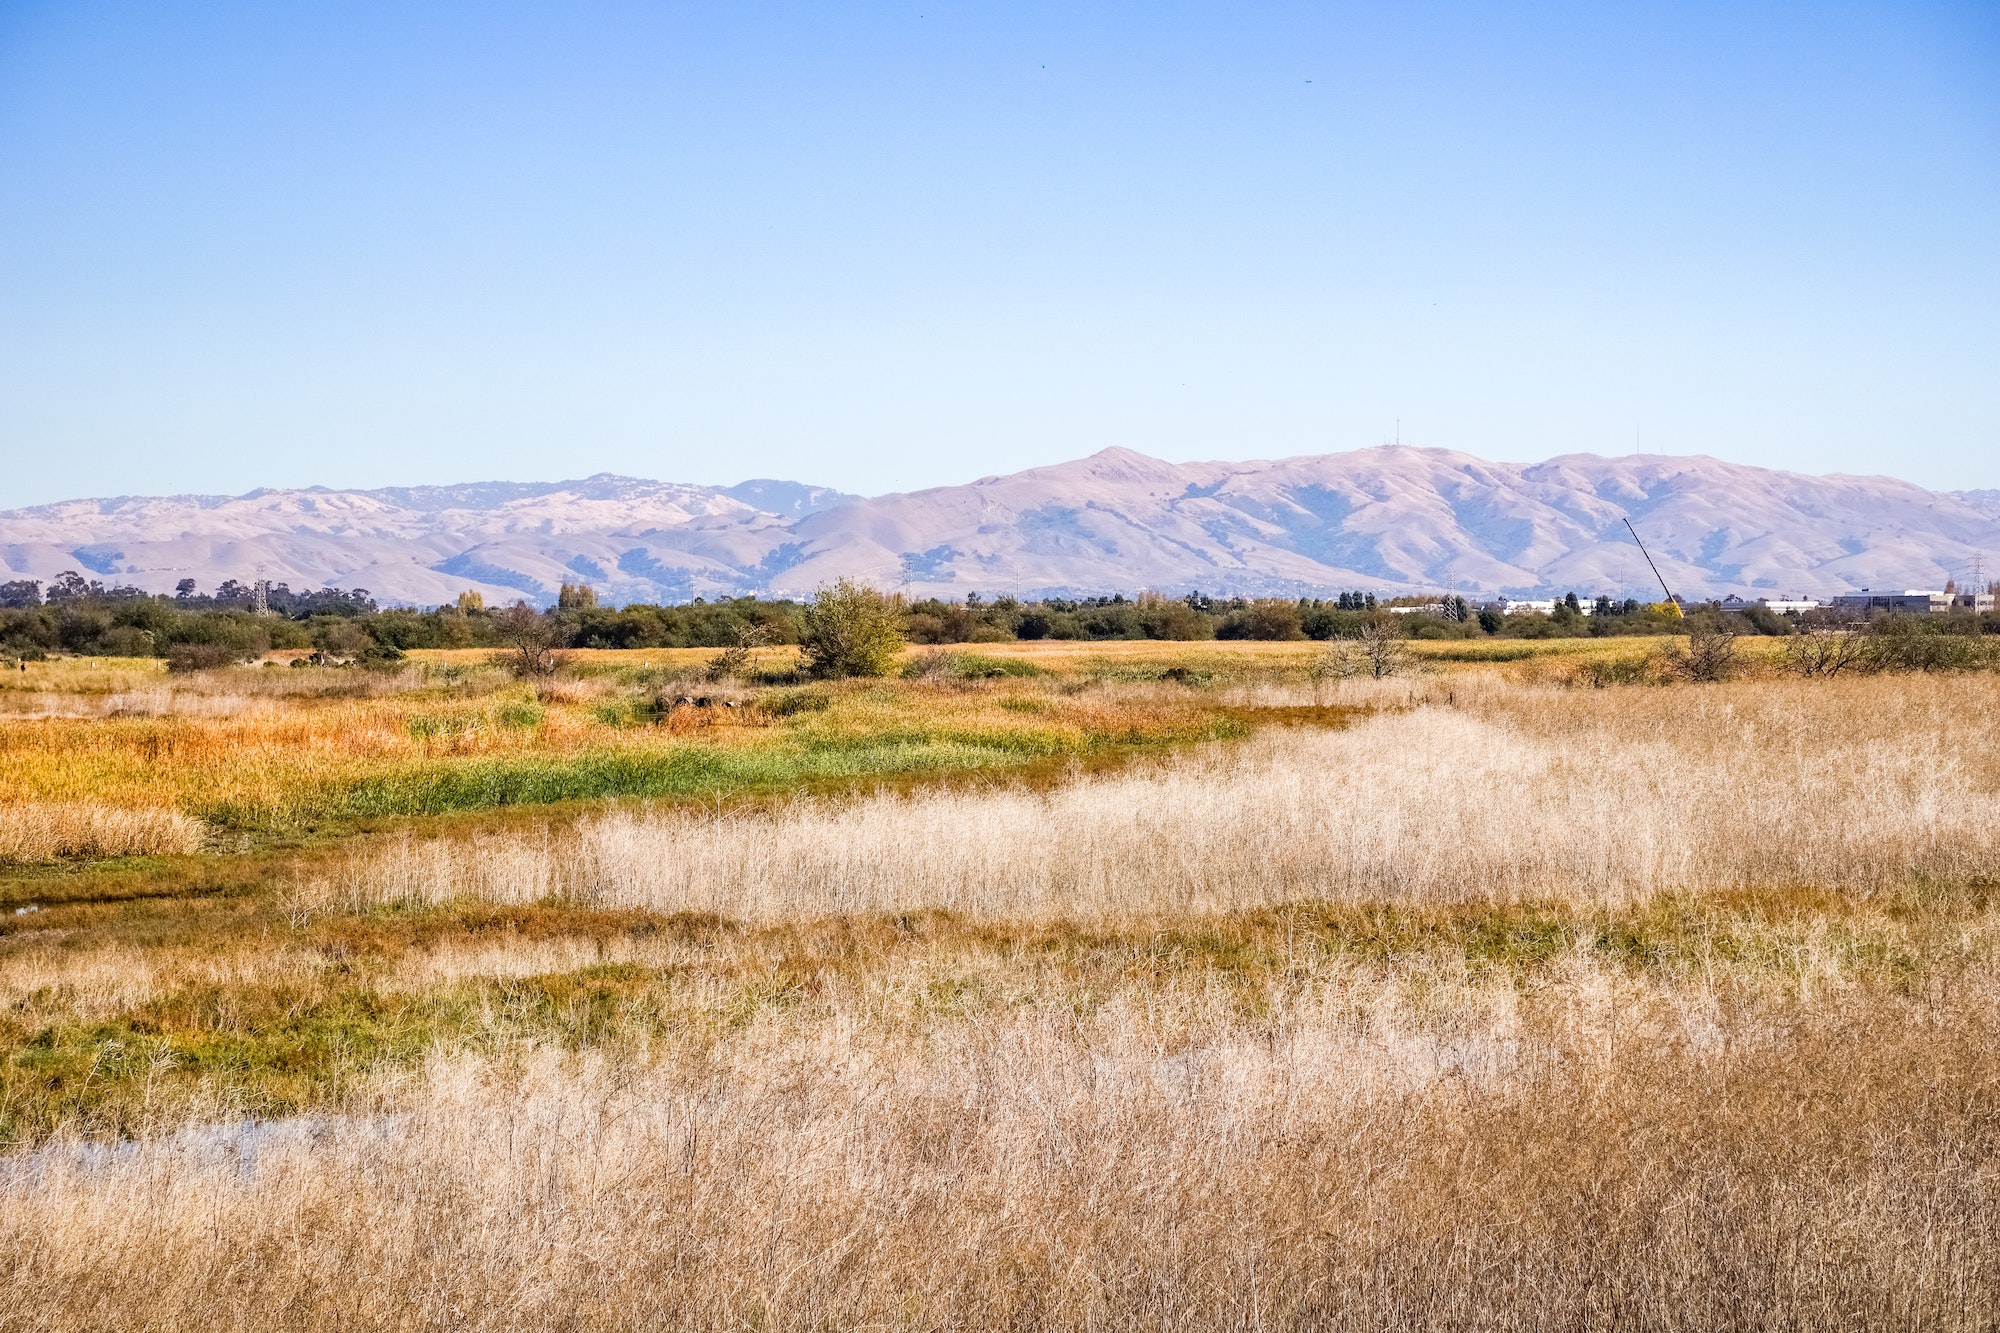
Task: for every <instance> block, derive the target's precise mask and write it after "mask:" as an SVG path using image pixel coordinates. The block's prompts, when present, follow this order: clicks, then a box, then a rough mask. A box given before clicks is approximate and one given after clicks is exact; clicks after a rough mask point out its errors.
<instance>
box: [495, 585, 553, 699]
mask: <svg viewBox="0 0 2000 1333" xmlns="http://www.w3.org/2000/svg"><path fill="white" fill-rule="evenodd" d="M493 626H494V628H495V629H496V630H498V631H499V633H500V641H501V642H502V643H505V644H506V645H508V646H509V647H510V648H512V649H513V650H514V652H513V655H512V658H511V660H510V662H509V665H510V666H512V667H513V669H514V674H515V675H517V676H519V677H520V678H521V679H523V680H526V681H532V682H533V683H534V686H535V689H536V692H537V693H540V692H541V691H543V690H546V689H547V688H548V684H549V682H550V681H551V680H552V679H554V677H555V674H556V671H557V670H558V669H559V668H560V667H561V666H562V664H563V655H562V653H561V652H560V651H559V650H560V649H561V647H562V641H563V638H564V634H563V624H562V621H561V620H560V619H558V618H557V617H556V616H553V615H548V614H544V613H543V612H540V611H537V610H535V608H534V607H532V606H529V605H528V604H527V603H526V602H516V603H514V604H513V605H512V606H510V607H508V608H507V609H506V610H504V611H502V612H500V613H499V614H498V615H496V616H494V617H493Z"/></svg>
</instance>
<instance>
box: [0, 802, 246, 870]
mask: <svg viewBox="0 0 2000 1333" xmlns="http://www.w3.org/2000/svg"><path fill="white" fill-rule="evenodd" d="M206 835H207V829H206V827H205V826H204V825H203V824H202V822H201V821H200V820H198V819H194V818H192V817H190V816H188V815H184V814H182V813H181V812H180V811H178V810H165V809H143V808H141V809H133V808H130V807H123V806H111V805H103V804H100V803H97V802H90V801H63V802H34V801H29V802H20V803H14V804H4V805H0V861H52V860H55V859H57V858H59V857H77V856H162V855H171V854H173V853H185V852H197V851H200V850H201V845H202V840H203V838H204V837H205V836H206Z"/></svg>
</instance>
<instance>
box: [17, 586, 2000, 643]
mask: <svg viewBox="0 0 2000 1333" xmlns="http://www.w3.org/2000/svg"><path fill="white" fill-rule="evenodd" d="M594 600H595V599H594V598H593V597H591V596H590V595H589V593H588V590H587V589H565V594H564V597H563V599H562V604H561V606H560V607H559V608H558V609H557V610H554V611H551V612H547V613H541V618H542V619H543V620H545V621H547V622H548V637H549V639H550V646H552V647H561V648H738V647H741V646H743V645H745V644H753V643H778V644H782V643H800V642H802V641H805V640H808V639H810V637H811V634H812V628H811V623H810V616H809V612H808V608H807V606H806V605H804V604H801V603H798V602H792V601H766V600H760V599H757V598H751V597H739V598H734V599H730V600H724V601H716V602H706V601H701V600H696V601H694V602H691V603H688V604H686V605H682V606H626V607H619V608H613V607H601V606H597V605H595V604H594ZM266 602H267V609H266V610H264V611H263V612H261V613H260V612H258V611H256V610H253V609H252V607H253V604H254V595H253V591H252V590H251V589H249V588H246V587H244V586H242V585H240V584H237V583H234V582H232V583H227V584H224V585H223V587H222V588H220V589H218V590H217V592H216V593H215V595H213V596H206V597H204V596H197V595H195V594H194V591H193V588H192V585H191V584H183V586H182V589H181V591H180V593H179V594H177V595H175V596H154V595H150V594H147V593H143V592H139V591H138V590H136V589H130V588H110V589H107V588H105V587H104V586H103V585H102V584H99V583H95V582H87V581H85V580H83V579H81V578H80V577H78V576H76V575H73V574H67V575H64V576H63V577H62V578H61V579H58V580H56V582H55V583H53V584H52V585H50V587H49V589H48V590H47V594H46V595H44V594H43V592H42V590H41V589H40V588H39V587H38V586H37V585H35V584H33V583H31V582H25V581H23V582H16V583H7V584H0V653H4V654H6V655H8V656H11V657H37V656H42V655H46V654H48V653H52V652H66V653H77V654H98V655H104V656H160V657H167V658H169V659H170V660H176V661H179V662H182V663H185V664H188V665H211V664H213V663H214V662H215V661H223V660H232V659H240V658H248V657H252V656H255V655H257V654H259V653H263V652H267V651H271V650H274V649H276V650H284V649H292V650H302V651H306V652H311V653H314V654H315V655H317V656H318V657H319V658H320V659H321V660H335V661H355V660H367V659H371V658H373V659H378V660H379V659H381V658H385V657H388V658H393V657H394V656H396V655H397V654H399V653H400V652H401V651H403V650H406V649H411V648H482V647H504V646H508V645H510V644H512V643H513V642H514V641H515V639H516V638H517V637H518V634H517V633H515V632H511V631H510V629H509V621H508V617H509V616H510V615H512V616H518V615H519V614H520V612H519V611H517V610H515V609H511V608H510V609H507V610H501V611H490V610H488V609H487V608H485V607H484V606H482V605H481V604H480V603H479V600H478V599H477V598H476V597H470V596H468V597H467V598H465V599H463V600H462V604H461V605H458V606H447V607H439V608H435V609H433V610H428V611H417V610H408V609H389V610H383V609H379V608H377V607H376V605H375V603H374V602H373V601H372V600H370V599H369V598H368V595H367V593H366V592H364V591H356V592H341V591H339V590H336V589H326V590H321V591H318V592H313V593H307V594H294V593H292V592H290V591H289V590H288V589H286V588H284V587H283V586H282V585H281V586H279V587H277V588H273V589H270V590H269V592H268V594H267V597H266ZM889 605H890V607H891V609H892V610H893V612H894V614H895V616H896V619H897V625H898V627H899V628H900V631H901V633H902V635H903V637H904V638H906V639H907V640H908V641H909V642H911V643H916V644H952V643H975V644H976V643H1001V642H1010V641H1014V640H1019V639H1069V640H1104V639H1168V640H1188V639H1265V640H1286V639H1293V640H1297V639H1354V638H1358V637H1360V636H1361V634H1362V631H1363V630H1364V629H1365V628H1367V627H1369V626H1375V627H1377V629H1378V631H1380V632H1386V633H1389V634H1392V635H1395V636H1397V637H1403V638H1412V639H1480V638H1496V637H1497V638H1515V639H1547V638H1564V637H1586V636H1588V637H1601V636H1606V635H1621V634H1658V633H1662V632H1684V631H1686V630H1687V629H1690V628H1704V629H1721V630H1725V631H1728V632H1732V633H1738V634H1767V635H1787V634H1793V633H1797V632H1798V631H1800V630H1802V629H1811V628H1813V627H1814V626H1813V623H1812V620H1811V618H1810V617H1808V618H1806V619H1804V620H1801V619H1800V618H1799V617H1796V616H1778V615H1774V614H1772V613H1771V612H1769V611H1767V610H1765V609H1764V608H1761V607H1755V608H1751V609H1750V610H1749V611H1747V612H1744V613H1736V612H1724V611H1722V610H1721V608H1720V607H1718V606H1714V605H1710V606H1707V607H1695V608H1691V610H1690V614H1689V616H1688V617H1687V619H1686V620H1673V619H1666V618H1662V617H1661V616H1660V615H1659V614H1658V613H1657V612H1656V611H1652V610H1649V609H1647V608H1645V607H1642V606H1641V605H1640V604H1639V603H1637V602H1632V601H1627V602H1623V603H1614V602H1612V601H1611V600H1610V599H1608V598H1601V599H1599V600H1598V601H1597V603H1596V604H1595V605H1594V606H1593V607H1592V608H1591V611H1592V613H1591V614H1585V611H1584V606H1583V604H1582V603H1581V602H1579V601H1578V600H1577V598H1576V597H1575V595H1574V594H1572V595H1571V596H1570V597H1569V598H1567V599H1565V601H1564V602H1562V603H1559V604H1558V605H1557V607H1556V610H1555V613H1554V614H1553V615H1542V614H1527V615H1512V616H1503V615H1500V614H1499V613H1498V612H1497V611H1495V610H1492V609H1479V608H1474V607H1472V606H1470V605H1468V604H1467V603H1466V601H1465V600H1464V599H1463V598H1459V597H1452V598H1448V599H1446V600H1445V601H1444V602H1442V603H1432V604H1430V608H1429V609H1426V610H1421V611H1415V612H1411V613H1407V614H1398V613H1397V612H1396V610H1395V609H1393V608H1392V607H1390V606H1388V605H1378V604H1377V602H1376V599H1375V598H1374V596H1373V595H1371V594H1366V593H1360V592H1354V593H1342V594H1341V595H1340V596H1339V597H1337V598H1327V599H1321V598H1298V599H1296V600H1293V599H1281V598H1255V599H1246V598H1241V597H1236V598H1220V597H1207V596H1204V595H1202V594H1200V593H1194V594H1191V595H1189V596H1187V597H1183V598H1164V597H1159V596H1154V595H1150V594H1149V595H1144V596H1141V597H1139V598H1136V599H1133V598H1127V597H1125V596H1123V595H1122V594H1120V595H1115V596H1110V597H1094V598H1084V599H1057V598H1050V599H1047V600H1043V601H1033V602H1022V601H1016V600H1015V599H1013V598H1009V597H1002V598H997V599H994V600H991V601H987V600H984V599H982V598H981V597H979V596H978V595H977V594H974V595H972V596H969V597H967V598H966V599H965V600H964V601H963V602H956V601H954V602H945V601H941V600H938V599H936V598H930V599H926V600H923V601H916V602H904V601H902V600H901V599H890V603H889ZM517 628H518V627H517ZM1925 633H1926V634H1947V635H1978V634H1980V633H2000V617H1995V616H1992V615H1987V616H1983V617H1970V616H1953V617H1939V618H1938V619H1937V620H1936V621H1935V623H1934V624H1933V625H1932V626H1931V628H1930V629H1929V630H1926V631H1925Z"/></svg>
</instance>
